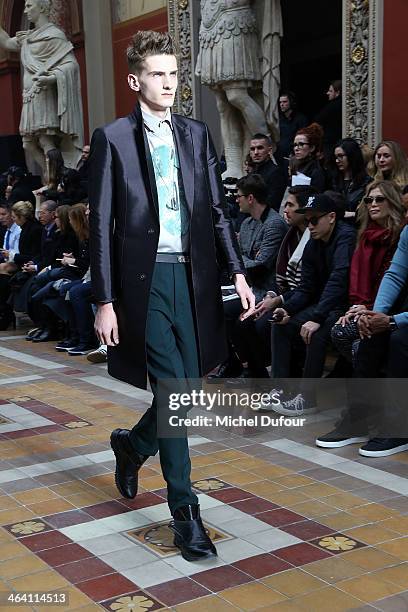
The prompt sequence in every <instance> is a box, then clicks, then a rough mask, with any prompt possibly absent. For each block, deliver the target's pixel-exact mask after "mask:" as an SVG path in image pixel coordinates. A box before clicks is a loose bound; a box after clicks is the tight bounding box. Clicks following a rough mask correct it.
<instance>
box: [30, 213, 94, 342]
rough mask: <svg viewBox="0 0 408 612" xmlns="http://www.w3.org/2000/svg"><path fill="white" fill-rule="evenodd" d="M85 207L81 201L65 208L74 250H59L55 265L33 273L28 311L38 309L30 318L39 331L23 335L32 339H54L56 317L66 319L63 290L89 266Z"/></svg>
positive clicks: (67, 317) (81, 276)
mask: <svg viewBox="0 0 408 612" xmlns="http://www.w3.org/2000/svg"><path fill="white" fill-rule="evenodd" d="M86 211H87V207H86V206H85V205H84V204H76V205H75V206H72V207H70V208H69V220H70V224H71V226H72V228H73V230H74V232H75V234H76V237H77V239H78V243H79V246H78V252H77V253H76V254H75V253H72V252H70V253H63V257H62V259H61V262H60V266H59V267H58V268H54V269H51V270H48V271H47V272H45V273H44V274H40V275H38V276H37V277H36V286H35V289H36V291H35V293H33V294H32V296H31V300H32V302H33V305H32V310H30V313H32V312H37V313H38V312H40V313H41V314H40V315H37V317H38V318H37V320H35V321H34V322H35V323H36V324H37V326H38V327H39V328H40V329H41V331H38V333H37V334H36V335H34V336H32V337H29V338H27V339H30V340H32V341H33V342H48V341H49V340H52V339H55V337H56V335H57V334H56V330H57V326H58V319H60V320H62V321H63V322H64V323H68V320H69V313H68V308H67V305H66V303H65V293H66V292H67V291H68V289H69V287H70V286H71V285H72V284H73V283H77V282H81V279H82V278H83V276H84V275H85V273H86V272H87V270H88V268H89V247H88V238H89V229H88V219H87V212H86ZM62 287H63V289H62ZM30 316H31V314H30ZM32 318H33V317H32Z"/></svg>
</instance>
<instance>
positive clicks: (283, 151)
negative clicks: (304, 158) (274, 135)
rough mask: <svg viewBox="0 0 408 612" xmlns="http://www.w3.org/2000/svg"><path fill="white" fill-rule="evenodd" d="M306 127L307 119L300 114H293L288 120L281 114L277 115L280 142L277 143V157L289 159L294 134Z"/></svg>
mask: <svg viewBox="0 0 408 612" xmlns="http://www.w3.org/2000/svg"><path fill="white" fill-rule="evenodd" d="M306 125H307V119H306V117H305V115H302V113H298V112H296V111H295V112H293V113H292V115H291V117H290V118H289V119H288V118H287V117H286V115H284V114H283V113H279V132H280V140H279V143H278V150H277V156H278V157H279V159H281V158H282V157H289V155H290V154H291V153H292V147H293V140H294V138H295V136H296V132H297V131H298V130H300V129H301V128H303V127H305V126H306Z"/></svg>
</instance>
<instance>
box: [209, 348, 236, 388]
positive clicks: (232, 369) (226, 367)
mask: <svg viewBox="0 0 408 612" xmlns="http://www.w3.org/2000/svg"><path fill="white" fill-rule="evenodd" d="M242 370H243V367H242V363H241V362H240V361H239V359H238V357H236V356H235V355H233V356H231V357H229V359H227V361H224V363H222V364H221V365H220V366H219V367H218V370H217V371H216V372H214V374H209V375H208V376H207V382H208V383H217V382H219V380H220V379H222V378H233V377H235V376H240V374H241V373H242Z"/></svg>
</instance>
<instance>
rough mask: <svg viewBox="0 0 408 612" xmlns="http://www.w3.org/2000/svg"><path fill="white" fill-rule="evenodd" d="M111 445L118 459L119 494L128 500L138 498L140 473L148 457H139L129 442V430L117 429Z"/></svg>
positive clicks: (116, 481)
mask: <svg viewBox="0 0 408 612" xmlns="http://www.w3.org/2000/svg"><path fill="white" fill-rule="evenodd" d="M110 443H111V447H112V450H113V452H114V453H115V457H116V470H115V483H116V486H117V488H118V491H119V493H120V494H121V495H122V496H123V497H126V498H127V499H133V498H134V497H136V493H137V485H138V472H139V470H140V468H141V467H142V465H143V463H144V462H145V461H146V459H147V458H148V455H139V453H137V452H136V451H135V450H134V449H133V447H132V445H131V444H130V440H129V430H128V429H115V430H114V431H112V433H111V437H110Z"/></svg>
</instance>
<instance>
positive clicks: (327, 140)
mask: <svg viewBox="0 0 408 612" xmlns="http://www.w3.org/2000/svg"><path fill="white" fill-rule="evenodd" d="M341 89H342V83H341V81H339V80H336V81H332V82H331V83H330V86H329V89H328V90H327V92H326V95H327V97H328V99H329V102H328V104H326V106H325V107H324V108H322V110H321V111H320V112H319V113H318V114H317V115H316V117H315V121H316V123H318V124H319V125H321V126H322V128H323V131H324V136H323V147H324V152H325V155H326V157H327V156H329V155H330V154H331V151H332V150H333V147H334V145H335V144H336V142H337V141H338V140H340V138H341V130H342V116H343V109H342V97H341Z"/></svg>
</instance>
